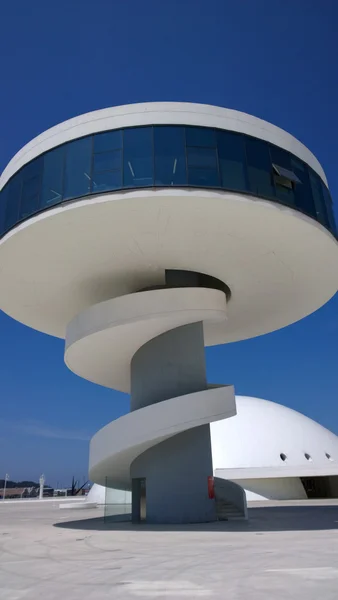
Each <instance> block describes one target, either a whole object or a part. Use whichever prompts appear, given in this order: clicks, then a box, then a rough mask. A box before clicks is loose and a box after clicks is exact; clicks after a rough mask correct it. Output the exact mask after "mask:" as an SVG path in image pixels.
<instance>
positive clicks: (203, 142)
mask: <svg viewBox="0 0 338 600" xmlns="http://www.w3.org/2000/svg"><path fill="white" fill-rule="evenodd" d="M185 135H186V144H187V146H204V147H209V148H215V147H216V130H215V129H209V128H207V127H186V128H185Z"/></svg>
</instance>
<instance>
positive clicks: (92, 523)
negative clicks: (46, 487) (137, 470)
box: [54, 506, 338, 533]
mask: <svg viewBox="0 0 338 600" xmlns="http://www.w3.org/2000/svg"><path fill="white" fill-rule="evenodd" d="M248 512H249V520H248V521H218V522H214V523H198V524H187V525H149V524H143V523H142V524H137V525H135V524H132V523H131V522H130V515H126V514H123V515H114V516H112V517H109V521H108V522H107V521H104V520H103V517H98V518H93V519H78V520H75V521H67V522H62V523H55V524H54V527H59V528H61V529H77V530H84V531H108V530H109V531H124V530H125V531H135V532H136V531H177V532H179V531H185V532H189V531H191V532H192V531H199V532H203V531H220V532H224V531H231V532H236V531H238V532H245V531H247V532H262V533H264V532H267V531H316V530H323V531H325V530H329V529H338V506H278V507H276V506H272V507H254V508H249V509H248Z"/></svg>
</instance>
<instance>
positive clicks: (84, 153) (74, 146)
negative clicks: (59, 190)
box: [63, 136, 92, 200]
mask: <svg viewBox="0 0 338 600" xmlns="http://www.w3.org/2000/svg"><path fill="white" fill-rule="evenodd" d="M65 151H66V159H65V160H66V162H65V174H64V194H63V198H64V199H65V200H66V199H68V198H76V197H78V196H85V195H86V194H89V193H90V182H91V153H92V137H91V136H89V137H86V138H81V139H79V140H76V141H75V142H70V143H69V144H66V145H65Z"/></svg>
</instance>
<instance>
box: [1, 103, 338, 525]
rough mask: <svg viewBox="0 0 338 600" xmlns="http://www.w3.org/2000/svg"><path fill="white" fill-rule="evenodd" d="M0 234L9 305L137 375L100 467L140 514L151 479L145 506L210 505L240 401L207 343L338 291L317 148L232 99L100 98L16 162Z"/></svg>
mask: <svg viewBox="0 0 338 600" xmlns="http://www.w3.org/2000/svg"><path fill="white" fill-rule="evenodd" d="M0 238H1V239H0V275H1V288H0V307H1V308H2V310H4V311H5V312H6V313H7V314H9V315H10V316H12V317H13V318H15V319H17V320H19V321H21V322H22V323H24V324H26V325H28V326H30V327H33V328H35V329H37V330H39V331H42V332H45V333H47V334H50V335H53V336H56V337H59V338H65V340H66V348H65V362H66V364H67V365H68V367H69V368H70V369H71V370H72V371H74V372H75V373H77V374H78V375H79V376H81V377H83V378H85V379H88V380H90V381H92V382H95V383H97V384H100V385H104V386H107V387H109V388H113V389H118V390H121V391H124V392H130V393H131V413H130V414H129V415H126V416H125V417H122V418H121V419H119V420H117V421H116V422H114V423H112V424H109V425H108V426H107V427H106V428H104V429H103V430H101V431H100V432H98V433H97V434H96V435H95V436H94V438H93V440H92V443H91V457H90V475H91V477H92V479H93V480H94V481H95V482H97V483H100V484H105V483H106V479H107V478H110V479H111V484H112V485H113V487H114V486H116V487H118V486H120V487H123V486H125V485H127V483H128V482H130V481H131V487H132V496H133V518H135V519H136V520H140V519H141V512H142V510H143V509H141V504H142V502H141V500H142V498H143V497H144V494H145V489H146V490H147V520H149V522H189V521H194V522H198V521H210V520H214V519H215V518H216V511H215V499H214V497H213V496H212V494H211V495H210V494H208V487H207V481H208V478H210V477H211V475H212V456H211V441H210V428H209V423H211V422H214V421H217V420H220V419H224V418H226V417H229V416H232V415H234V414H235V412H236V407H235V400H234V391H233V388H232V386H209V385H208V383H207V379H206V371H205V358H204V346H211V345H215V344H223V343H227V342H233V341H239V340H243V339H247V338H250V337H255V336H258V335H262V334H265V333H268V332H271V331H274V330H276V329H279V328H281V327H285V326H287V325H289V324H290V323H293V322H295V321H297V320H299V319H301V318H303V317H305V316H306V315H308V314H310V313H312V312H313V311H315V310H317V309H318V308H319V307H320V306H322V305H323V304H325V303H326V302H327V301H328V300H329V299H330V298H331V297H332V296H333V295H334V294H335V292H336V291H337V281H338V274H337V267H338V246H337V241H336V238H335V223H334V218H333V211H332V201H331V198H330V193H329V190H328V187H327V181H326V178H325V174H324V172H323V169H322V167H321V166H320V164H319V163H318V161H317V159H316V158H315V157H314V156H313V155H312V154H311V152H310V151H309V150H307V148H305V147H304V146H303V144H301V143H300V142H298V141H297V140H295V138H293V137H292V136H290V135H289V134H287V133H286V132H284V131H282V130H280V129H278V128H276V127H274V126H273V125H270V124H269V123H266V122H264V121H261V120H260V119H256V118H255V117H251V116H249V115H244V114H243V113H238V112H236V111H231V110H227V109H221V108H217V107H210V106H203V105H191V104H184V103H183V104H182V103H154V104H140V105H133V106H129V107H116V108H111V109H106V110H103V111H97V112H95V113H89V114H87V115H82V116H81V117H77V118H75V119H71V120H70V121H67V122H65V123H63V124H61V125H59V126H56V127H54V128H52V129H50V130H48V131H47V132H45V133H44V134H42V135H41V136H38V138H36V139H35V140H33V141H32V142H31V143H30V144H28V145H27V146H25V148H23V149H22V150H21V151H20V152H19V153H18V154H17V155H16V156H15V157H14V158H13V160H12V161H11V162H10V163H9V165H8V166H7V168H6V169H5V171H4V173H3V174H2V176H1V179H0ZM163 463H164V464H165V465H166V468H165V470H164V471H163ZM187 489H189V492H188V493H186V491H185V490H187ZM209 491H210V490H209ZM234 493H235V492H234ZM236 493H237V492H236ZM192 497H193V498H194V503H193V505H192V504H191V498H192Z"/></svg>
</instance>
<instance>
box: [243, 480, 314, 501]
mask: <svg viewBox="0 0 338 600" xmlns="http://www.w3.org/2000/svg"><path fill="white" fill-rule="evenodd" d="M236 483H237V484H238V485H240V486H241V487H242V488H244V490H245V493H246V499H247V501H248V502H249V501H257V500H301V499H304V500H306V498H307V495H306V492H305V489H304V487H303V485H302V483H301V480H300V478H299V477H281V478H278V477H270V478H268V479H236Z"/></svg>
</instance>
